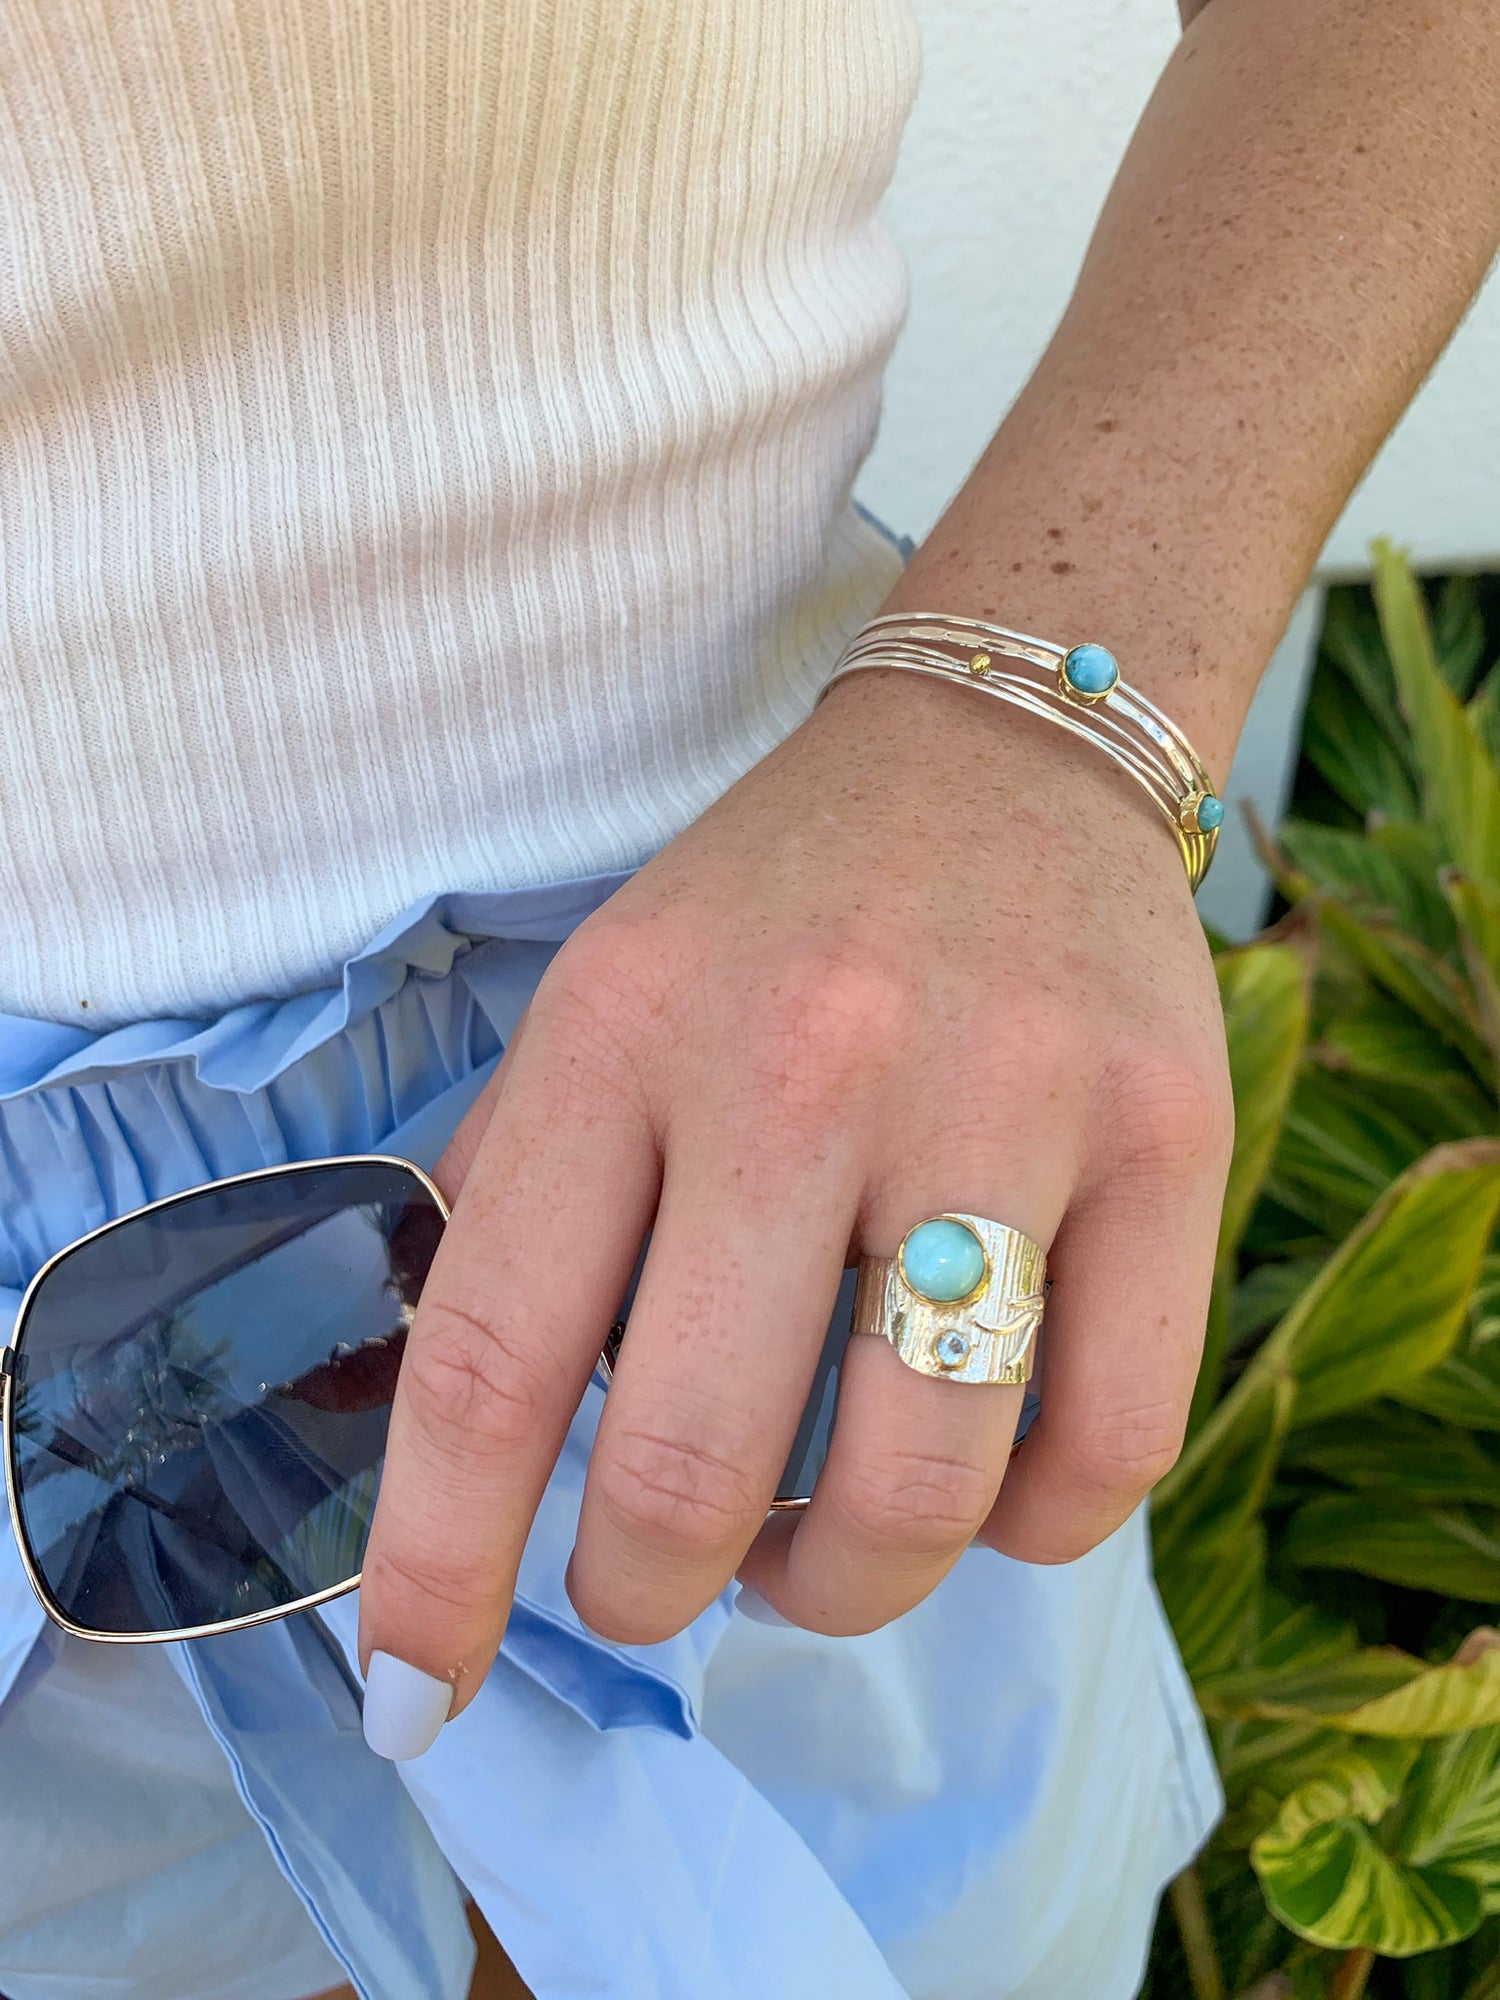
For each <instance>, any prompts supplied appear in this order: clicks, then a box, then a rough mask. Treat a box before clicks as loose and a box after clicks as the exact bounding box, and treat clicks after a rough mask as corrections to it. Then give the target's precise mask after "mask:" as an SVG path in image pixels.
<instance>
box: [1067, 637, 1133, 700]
mask: <svg viewBox="0 0 1500 2000" xmlns="http://www.w3.org/2000/svg"><path fill="white" fill-rule="evenodd" d="M1063 676H1064V678H1065V679H1066V681H1067V683H1068V686H1069V687H1070V688H1076V689H1077V691H1078V693H1079V694H1108V693H1109V691H1110V689H1111V688H1112V687H1113V686H1114V684H1115V682H1116V681H1117V680H1118V679H1119V678H1120V667H1119V662H1118V661H1117V660H1116V659H1115V656H1114V654H1113V653H1112V652H1110V650H1109V648H1108V647H1107V646H1075V647H1074V648H1073V650H1072V652H1070V653H1067V654H1065V655H1064V657H1063Z"/></svg>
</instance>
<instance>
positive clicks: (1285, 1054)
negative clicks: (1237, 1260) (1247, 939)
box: [1216, 944, 1308, 1271]
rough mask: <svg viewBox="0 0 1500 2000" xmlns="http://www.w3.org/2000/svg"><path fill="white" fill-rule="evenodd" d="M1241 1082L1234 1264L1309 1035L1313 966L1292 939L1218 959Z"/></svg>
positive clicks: (1222, 1251)
mask: <svg viewBox="0 0 1500 2000" xmlns="http://www.w3.org/2000/svg"><path fill="white" fill-rule="evenodd" d="M1216 970H1217V972H1218V976H1219V997H1220V1000H1221V1002H1222V1004H1223V1008H1224V1030H1225V1035H1226V1038H1227V1040H1228V1043H1229V1072H1230V1075H1231V1077H1232V1078H1233V1081H1234V1128H1235V1129H1234V1155H1233V1158H1232V1160H1231V1162H1230V1167H1229V1182H1228V1187H1227V1189H1226V1191H1225V1196H1224V1212H1223V1219H1222V1221H1221V1223H1220V1227H1219V1252H1218V1265H1219V1269H1220V1270H1221V1271H1224V1270H1228V1269H1231V1268H1232V1265H1233V1259H1234V1254H1235V1251H1236V1250H1237V1249H1238V1247H1239V1241H1240V1237H1241V1235H1242V1233H1243V1231H1244V1227H1245V1222H1246V1220H1247V1218H1248V1217H1249V1214H1250V1210H1251V1208H1252V1207H1253V1206H1254V1204H1255V1201H1256V1198H1257V1197H1258V1196H1259V1194H1260V1190H1261V1187H1262V1185H1263V1184H1264V1182H1265V1177H1266V1170H1267V1168H1268V1167H1269V1166H1270V1163H1271V1156H1272V1154H1273V1153H1274V1152H1275V1150H1276V1141H1277V1137H1278V1136H1279V1134H1280V1131H1281V1123H1282V1119H1283V1118H1284V1117H1285V1115H1286V1107H1287V1104H1288V1102H1289V1101H1290V1098H1291V1092H1292V1083H1293V1080H1294V1079H1295V1077H1296V1074H1297V1065H1298V1063H1299V1061H1300V1060H1301V1056H1302V1048H1303V1044H1304V1042H1305V1041H1306V1038H1307V1012H1308V992H1307V987H1308V966H1307V961H1306V959H1305V958H1304V957H1303V955H1302V953H1301V952H1300V951H1298V950H1296V949H1295V948H1294V947H1293V946H1291V945H1285V944H1265V945H1251V946H1248V947H1247V948H1246V949H1245V950H1243V951H1234V952H1228V953H1226V954H1225V955H1224V956H1223V957H1222V958H1220V959H1219V960H1218V962H1217V966H1216Z"/></svg>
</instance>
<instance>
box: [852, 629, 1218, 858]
mask: <svg viewBox="0 0 1500 2000" xmlns="http://www.w3.org/2000/svg"><path fill="white" fill-rule="evenodd" d="M870 667H902V668H904V669H906V670H907V671H908V672H910V673H916V674H927V675H929V676H931V677H933V678H935V679H938V680H947V681H958V682H960V683H962V684H963V685H965V686H968V687H977V688H982V689H983V690H984V692H985V693H986V694H992V695H996V696H998V697H999V699H1000V700H1001V701H1008V702H1012V703H1013V704H1014V705H1015V706H1016V707H1017V708H1024V709H1026V710H1028V711H1029V712H1030V713H1031V714H1032V715H1041V716H1045V717H1046V719H1047V720H1048V721H1049V722H1058V723H1061V725H1062V726H1063V728H1064V729H1069V730H1071V731H1072V732H1073V734H1074V735H1075V736H1082V737H1084V738H1085V739H1086V740H1087V741H1088V742H1090V743H1093V744H1095V745H1097V747H1098V748H1099V749H1101V750H1102V751H1103V752H1104V754H1105V755H1106V756H1107V757H1112V758H1113V759H1114V761H1115V763H1117V764H1118V765H1119V766H1120V768H1121V769H1122V770H1125V771H1128V772H1129V773H1130V775H1131V777H1133V778H1134V779H1135V780H1136V782H1137V784H1139V785H1142V786H1143V787H1144V788H1145V790H1146V791H1147V792H1148V793H1149V794H1150V796H1151V798H1152V800H1153V802H1154V803H1155V804H1156V806H1157V808H1158V809H1159V811H1160V812H1161V813H1162V814H1163V815H1164V817H1165V818H1166V821H1167V823H1168V825H1169V826H1170V827H1171V829H1172V832H1173V835H1174V836H1175V838H1176V841H1177V845H1178V847H1179V849H1180V850H1181V853H1182V858H1183V861H1184V862H1185V863H1186V865H1187V872H1188V881H1189V883H1190V884H1191V885H1192V887H1193V888H1194V889H1196V888H1197V887H1198V885H1199V883H1200V882H1201V881H1202V880H1203V878H1204V876H1205V875H1206V874H1207V873H1208V866H1209V863H1210V862H1211V861H1212V860H1213V858H1214V848H1215V847H1216V846H1217V844H1218V838H1219V828H1220V827H1221V826H1222V825H1223V823H1224V806H1223V802H1222V800H1221V799H1220V798H1219V796H1218V794H1217V793H1216V792H1215V791H1214V788H1213V783H1212V780H1211V779H1210V778H1209V775H1208V772H1207V771H1206V770H1205V769H1204V766H1203V762H1202V759H1201V758H1200V757H1199V756H1198V754H1197V752H1196V751H1195V750H1194V749H1193V746H1192V744H1191V743H1189V742H1188V740H1187V738H1186V737H1185V736H1184V735H1183V733H1182V731H1181V730H1180V729H1179V728H1178V727H1177V725H1176V724H1175V723H1173V722H1171V721H1169V720H1168V718H1167V717H1166V716H1165V715H1163V714H1162V712H1161V710H1160V709H1159V708H1157V707H1156V705H1155V703H1154V702H1150V701H1148V700H1147V699H1146V697H1145V695H1143V694H1139V693H1137V691H1136V690H1135V689H1134V688H1131V687H1127V686H1126V685H1125V683H1124V681H1122V680H1121V679H1120V669H1119V665H1118V663H1117V662H1116V660H1115V656H1114V654H1113V653H1111V652H1110V651H1109V650H1108V649H1107V648H1106V647H1104V646H1096V645H1083V646H1054V645H1052V644H1050V643H1049V642H1048V641H1047V640H1045V639H1033V638H1031V637H1030V636H1029V635H1028V634H1027V633H1025V632H1010V631H1007V630H1006V628H1005V627H1004V626H1003V625H990V624H986V623H985V622H984V621H983V620H981V619H978V618H949V617H944V616H942V615H941V614H939V613H938V612H935V611H915V612H908V613H905V614H901V613H896V614H893V615H891V616H889V617H885V618H872V619H871V620H870V622H869V623H868V624H867V625H864V626H862V627H861V628H860V630H859V631H858V632H857V633H856V634H855V636H854V639H853V640H852V641H851V643H850V644H849V646H848V647H847V648H846V650H845V652H844V654H843V657H842V658H841V659H840V661H839V663H838V665H837V666H836V667H835V668H834V670H833V672H832V673H831V674H830V675H829V677H828V680H827V682H826V683H825V685H824V688H823V691H822V694H820V695H819V696H818V699H819V701H821V700H822V698H823V695H824V694H826V693H827V692H828V689H829V688H831V687H832V686H833V684H834V682H835V681H840V680H842V679H843V678H844V677H845V675H847V674H857V673H861V672H863V671H865V670H866V669H867V668H870Z"/></svg>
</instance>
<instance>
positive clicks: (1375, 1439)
mask: <svg viewBox="0 0 1500 2000" xmlns="http://www.w3.org/2000/svg"><path fill="white" fill-rule="evenodd" d="M1282 1463H1283V1465H1284V1466H1289V1467H1302V1468H1306V1469H1308V1470H1310V1471H1313V1472H1321V1473H1323V1474H1325V1475H1326V1477H1328V1478H1329V1479H1336V1480H1338V1481H1339V1482H1340V1484H1341V1485H1344V1486H1354V1487H1374V1488H1377V1489H1381V1490H1384V1491H1386V1492H1389V1493H1394V1494H1398V1495H1400V1496H1401V1497H1402V1498H1404V1499H1407V1500H1424V1501H1457V1502H1460V1503H1461V1502H1464V1501H1474V1502H1476V1503H1479V1504H1485V1503H1488V1504H1491V1505H1493V1504H1495V1503H1496V1502H1497V1501H1500V1453H1496V1452H1495V1451H1493V1450H1491V1449H1486V1447H1485V1446H1484V1445H1482V1444H1481V1443H1480V1442H1479V1440H1478V1439H1477V1438H1474V1437H1471V1436H1469V1435H1468V1434H1467V1433H1466V1432H1464V1431H1455V1430H1454V1429H1453V1427H1452V1426H1451V1425H1450V1424H1442V1423H1434V1422H1433V1421H1432V1420H1431V1419H1430V1418H1428V1417H1424V1416H1421V1415H1419V1414H1418V1413H1417V1412H1416V1411H1415V1410H1407V1409H1403V1408H1401V1407H1400V1406H1399V1405H1398V1404H1396V1403H1384V1402H1381V1403H1374V1404H1371V1405H1369V1406H1368V1407H1366V1408H1363V1409H1360V1410H1358V1411H1355V1412H1353V1413H1352V1414H1351V1415H1348V1416H1343V1417H1333V1418H1330V1419H1329V1420H1328V1421H1326V1422H1324V1423H1320V1424H1311V1425H1309V1426H1307V1427H1306V1428H1305V1429H1299V1430H1297V1431H1295V1432H1294V1433H1293V1434H1292V1436H1291V1438H1290V1440H1289V1441H1288V1444H1287V1447H1286V1450H1285V1452H1284V1453H1283V1457H1282Z"/></svg>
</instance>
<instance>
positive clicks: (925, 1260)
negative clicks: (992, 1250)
mask: <svg viewBox="0 0 1500 2000" xmlns="http://www.w3.org/2000/svg"><path fill="white" fill-rule="evenodd" d="M985 1269H986V1260H985V1254H984V1245H983V1244H982V1243H981V1242H980V1240H979V1238H978V1237H977V1236H976V1235H975V1234H974V1232H973V1230H972V1229H970V1228H969V1227H968V1226H967V1225H966V1224H964V1223H962V1222H950V1221H948V1220H947V1219H946V1218H945V1217H942V1216H937V1217H934V1219H933V1220H932V1221H931V1222H919V1223H918V1224H917V1226H916V1228H915V1229H913V1230H912V1231H911V1232H910V1234H909V1235H908V1236H907V1238H906V1241H905V1242H904V1243H903V1244H902V1245H901V1275H902V1276H903V1277H904V1278H905V1280H906V1282H907V1284H908V1285H910V1287H911V1289H912V1290H913V1291H914V1292H915V1293H916V1294H917V1295H918V1297H919V1298H924V1299H930V1300H931V1302H932V1303H933V1304H934V1305H951V1304H952V1303H953V1302H954V1300H955V1299H966V1298H967V1297H968V1296H969V1294H970V1292H973V1291H977V1290H978V1288H979V1286H980V1285H981V1284H982V1283H983V1282H984V1274H985Z"/></svg>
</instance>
